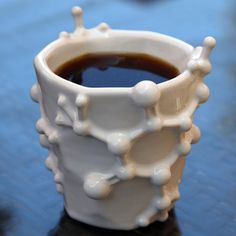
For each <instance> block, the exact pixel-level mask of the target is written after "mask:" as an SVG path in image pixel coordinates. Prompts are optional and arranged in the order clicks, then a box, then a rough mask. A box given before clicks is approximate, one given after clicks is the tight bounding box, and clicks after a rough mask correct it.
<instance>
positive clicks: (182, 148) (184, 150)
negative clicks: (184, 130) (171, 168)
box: [178, 141, 191, 156]
mask: <svg viewBox="0 0 236 236" xmlns="http://www.w3.org/2000/svg"><path fill="white" fill-rule="evenodd" d="M190 151H191V145H190V143H189V142H187V141H182V142H181V143H180V144H179V146H178V153H179V154H180V155H184V156H186V155H187V154H188V153H189V152H190Z"/></svg>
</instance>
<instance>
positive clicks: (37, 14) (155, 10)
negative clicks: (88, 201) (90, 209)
mask: <svg viewBox="0 0 236 236" xmlns="http://www.w3.org/2000/svg"><path fill="white" fill-rule="evenodd" d="M74 5H80V6H81V7H82V8H83V9H84V21H85V24H86V26H87V27H93V26H95V25H97V24H98V23H100V22H103V21H104V22H107V23H109V25H110V26H111V27H112V28H122V29H135V30H150V31H155V32H160V33H164V34H168V35H171V36H174V37H177V38H179V39H182V40H184V41H186V42H188V43H190V44H192V45H194V46H198V45H201V43H202V39H203V38H204V37H205V36H207V35H212V36H214V37H215V38H216V39H217V42H218V45H217V48H216V49H215V51H214V52H213V54H212V63H213V67H214V70H213V72H212V73H211V74H210V75H209V76H208V77H207V78H206V83H207V84H208V86H209V88H210V89H211V97H210V100H209V101H208V103H206V104H204V106H202V107H201V109H199V110H198V111H197V112H196V116H195V117H196V120H195V121H196V123H197V125H198V126H199V127H200V128H201V131H202V139H201V141H200V142H199V143H198V144H197V145H195V146H193V149H192V152H191V154H190V155H189V156H188V159H187V165H186V168H185V172H184V177H183V181H182V184H181V189H180V190H181V200H179V202H178V203H177V205H176V210H175V212H176V219H177V221H178V227H179V229H180V231H181V234H178V235H184V236H209V235H215V236H219V235H227V236H235V235H236V92H235V91H236V56H235V50H236V31H235V25H236V1H233V0H232V1H231V0H225V1H223V0H215V1H213V0H208V1H205V0H191V1H189V0H146V1H145V0H117V1H114V0H113V1H108V0H107V1H106V0H86V1H82V0H81V1H74V0H70V1H56V0H51V1H47V0H40V1H32V0H1V1H0V22H1V24H0V87H1V89H0V101H1V103H0V114H1V116H0V235H8V236H38V235H40V236H42V235H47V234H48V232H49V231H50V230H51V229H53V228H54V227H56V226H57V224H58V221H59V219H60V216H61V212H62V209H63V199H62V197H61V196H60V195H59V194H58V193H57V192H56V190H55V186H54V182H53V177H52V174H51V173H50V172H49V171H48V170H46V168H45V166H44V160H45V157H46V156H47V152H46V151H45V150H44V149H43V148H41V147H40V145H39V143H38V135H37V133H36V131H35V127H34V124H35V122H36V120H37V119H38V118H39V116H40V114H39V108H38V106H37V105H36V104H35V103H33V102H32V101H31V99H30V97H29V91H30V88H31V86H32V85H33V84H34V82H35V80H36V77H35V72H34V69H33V66H32V60H33V58H34V56H35V55H36V54H37V53H38V52H39V51H40V50H41V49H42V48H43V47H44V46H46V45H47V44H48V43H49V42H51V41H53V40H54V39H56V38H57V37H58V33H59V32H60V31H62V30H67V31H72V30H73V28H74V25H73V20H72V18H71V16H70V10H71V7H72V6H74ZM58 235H59V234H58ZM64 235H66V234H64ZM68 235H69V234H68ZM74 235H75V234H74ZM78 235H85V234H78ZM89 235H90V234H89ZM91 235H92V234H91ZM94 235H96V234H94ZM166 235H167V234H166ZM168 235H173V234H168Z"/></svg>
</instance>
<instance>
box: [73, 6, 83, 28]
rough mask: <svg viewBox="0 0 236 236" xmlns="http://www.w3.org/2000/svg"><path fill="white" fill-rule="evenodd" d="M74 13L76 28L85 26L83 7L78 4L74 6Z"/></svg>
mask: <svg viewBox="0 0 236 236" xmlns="http://www.w3.org/2000/svg"><path fill="white" fill-rule="evenodd" d="M71 12H72V15H73V17H74V19H75V25H76V28H83V26H84V23H83V10H82V8H80V7H78V6H74V7H72V10H71Z"/></svg>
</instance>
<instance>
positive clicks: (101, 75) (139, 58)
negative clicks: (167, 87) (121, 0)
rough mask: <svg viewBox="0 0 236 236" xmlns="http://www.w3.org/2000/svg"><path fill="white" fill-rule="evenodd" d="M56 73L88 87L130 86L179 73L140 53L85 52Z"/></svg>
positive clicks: (160, 79)
mask: <svg viewBox="0 0 236 236" xmlns="http://www.w3.org/2000/svg"><path fill="white" fill-rule="evenodd" d="M55 73H56V74H57V75H59V76H60V77H62V78H64V79H66V80H69V81H71V82H73V83H76V84H81V85H84V86H88V87H131V86H134V85H135V84H136V83H138V82H140V81H142V80H151V81H153V82H155V83H161V82H164V81H166V80H169V79H172V78H174V77H176V76H177V75H179V71H178V69H177V68H176V67H175V66H173V65H171V64H169V63H168V62H165V61H163V60H162V59H159V58H156V57H153V56H150V55H147V54H141V53H107V54H106V53H96V54H85V55H83V56H80V57H77V58H74V59H72V60H70V61H67V62H66V63H64V64H63V65H61V66H59V68H57V69H56V70H55Z"/></svg>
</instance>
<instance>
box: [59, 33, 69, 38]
mask: <svg viewBox="0 0 236 236" xmlns="http://www.w3.org/2000/svg"><path fill="white" fill-rule="evenodd" d="M69 37H70V34H69V33H68V32H66V31H62V32H61V33H60V34H59V38H64V39H67V38H69Z"/></svg>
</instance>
